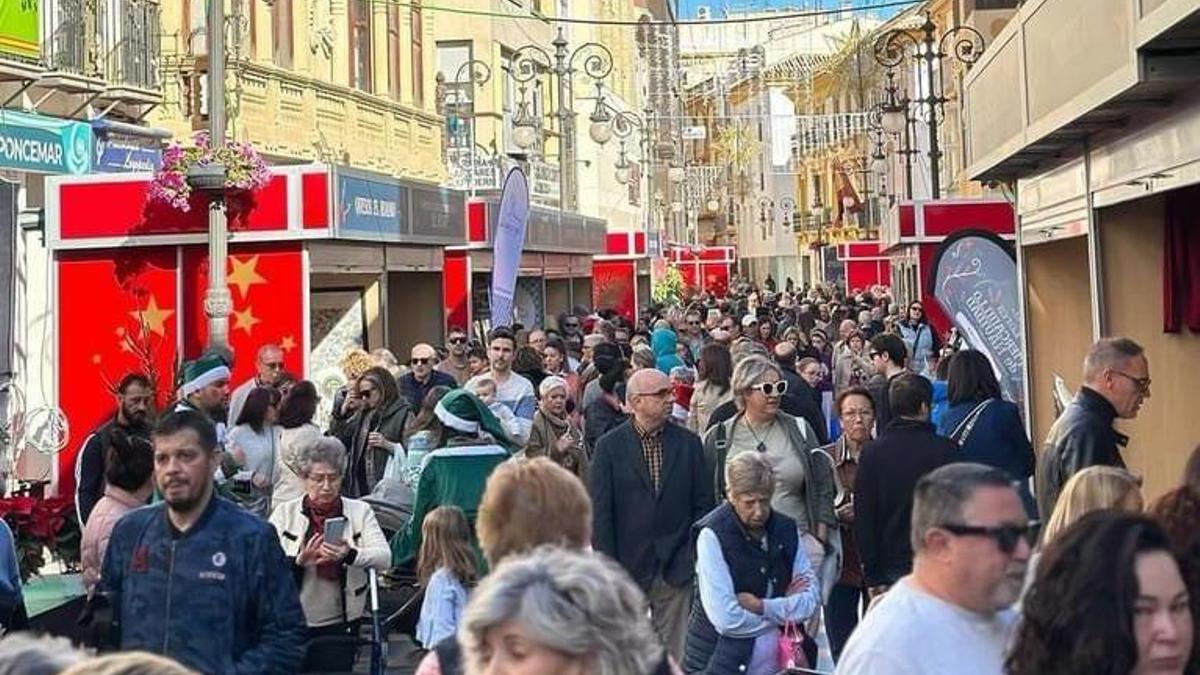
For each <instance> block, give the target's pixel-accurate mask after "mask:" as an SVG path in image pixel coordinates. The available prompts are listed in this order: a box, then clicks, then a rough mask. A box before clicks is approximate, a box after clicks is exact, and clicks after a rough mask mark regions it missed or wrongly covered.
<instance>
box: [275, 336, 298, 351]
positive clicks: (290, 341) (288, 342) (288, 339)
mask: <svg viewBox="0 0 1200 675" xmlns="http://www.w3.org/2000/svg"><path fill="white" fill-rule="evenodd" d="M279 348H280V349H282V350H283V351H284V352H285V353H286V352H290V351H292V350H293V349H295V348H296V338H294V337H292V336H291V335H285V336H284V337H283V339H282V340H280V341H279Z"/></svg>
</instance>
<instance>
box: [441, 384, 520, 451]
mask: <svg viewBox="0 0 1200 675" xmlns="http://www.w3.org/2000/svg"><path fill="white" fill-rule="evenodd" d="M433 412H434V414H435V415H437V418H438V419H439V420H441V422H442V424H444V425H446V426H448V427H450V428H451V429H454V430H456V431H461V432H462V433H464V434H479V433H480V432H483V433H486V434H489V435H490V436H491V437H492V438H495V439H496V442H498V443H500V444H501V445H503V446H504V447H506V448H508V449H509V450H513V449H514V448H515V446H516V444H515V443H514V442H513V440H512V439H511V438H510V437H509V435H508V433H507V432H505V431H504V426H503V425H501V424H500V420H498V419H496V416H495V415H493V414H492V411H491V410H488V407H487V406H486V405H484V403H483V401H481V400H479V397H478V396H476V395H475V394H473V393H471V392H469V391H467V390H465V389H452V390H450V392H449V393H448V394H446V395H445V396H443V397H442V400H440V401H438V404H437V407H436V408H434V410H433Z"/></svg>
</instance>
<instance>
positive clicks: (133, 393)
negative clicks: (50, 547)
mask: <svg viewBox="0 0 1200 675" xmlns="http://www.w3.org/2000/svg"><path fill="white" fill-rule="evenodd" d="M153 401H154V391H153V387H152V385H151V383H150V378H148V377H146V376H145V375H143V374H141V373H129V374H128V375H126V376H125V377H123V378H121V381H120V382H118V383H117V414H116V415H115V416H113V418H112V419H111V420H109V421H107V422H105V423H104V424H103V425H102V426H100V427H99V428H98V429H96V430H95V431H93V432H92V433H91V434H90V435H89V436H88V437H87V438H86V439H84V441H83V447H82V448H80V450H79V454H78V455H76V457H75V512H76V514H77V515H78V516H79V526H80V527H81V528H82V527H83V526H84V525H86V524H87V520H88V517H90V516H91V514H92V508H93V507H94V506H96V502H98V501H100V498H101V497H103V496H104V455H105V453H106V452H107V450H108V446H109V441H108V439H109V437H110V436H111V434H112V432H113V431H114V430H117V429H119V430H121V431H123V432H125V433H126V434H127V435H129V436H131V437H135V438H141V439H144V440H147V441H148V440H150V413H151V407H152V405H153Z"/></svg>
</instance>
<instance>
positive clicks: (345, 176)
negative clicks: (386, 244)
mask: <svg viewBox="0 0 1200 675" xmlns="http://www.w3.org/2000/svg"><path fill="white" fill-rule="evenodd" d="M337 187H338V230H339V232H340V233H341V234H344V235H350V236H361V237H368V238H371V239H381V240H391V241H396V240H399V238H400V236H401V235H402V234H405V233H406V232H407V230H408V227H407V224H406V221H407V219H408V199H407V197H408V194H407V192H406V191H405V190H403V189H402V188H401V187H400V185H399V183H396V182H391V181H382V180H376V179H372V178H368V177H365V176H360V175H356V174H353V173H349V172H345V171H344V170H342V171H339V172H338V179H337Z"/></svg>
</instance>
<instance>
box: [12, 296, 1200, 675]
mask: <svg viewBox="0 0 1200 675" xmlns="http://www.w3.org/2000/svg"><path fill="white" fill-rule="evenodd" d="M553 324H554V325H553V326H545V327H540V326H539V327H526V326H520V325H515V326H503V327H496V328H494V329H492V330H490V331H489V332H488V334H487V335H486V336H477V337H479V338H481V339H479V340H475V339H473V337H472V335H471V334H470V333H468V332H467V331H466V330H461V329H453V330H451V331H450V332H449V334H448V335H446V338H445V341H444V344H441V345H432V344H424V343H421V344H416V345H412V346H411V348H410V350H409V358H408V359H407V361H405V362H403V363H401V360H400V359H397V358H396V357H395V356H394V355H393V353H392V352H390V351H388V350H385V349H380V350H376V351H375V352H370V353H368V352H366V351H362V350H354V351H351V352H349V353H347V354H346V355H345V357H344V358H343V359H342V361H341V364H340V365H341V368H342V371H343V373H344V375H345V380H346V383H345V386H344V387H342V388H341V390H339V391H338V393H337V395H336V396H335V397H334V400H333V401H332V402H331V407H330V408H329V415H328V420H327V421H326V420H324V419H322V416H321V415H319V414H318V409H319V407H320V406H319V399H318V395H317V388H316V387H315V386H314V385H313V383H311V382H308V381H304V380H302V379H299V378H297V377H294V376H292V375H290V374H288V373H286V372H285V371H284V367H283V365H284V359H283V352H282V350H281V349H280V348H279V347H278V346H275V345H264V346H263V347H262V348H261V349H259V351H258V353H257V354H256V355H255V375H254V377H253V378H251V379H250V380H248V381H246V382H244V383H236V384H237V386H236V387H235V388H232V391H231V384H234V383H231V382H230V374H231V371H230V363H229V361H228V360H227V359H225V358H223V357H222V356H221V355H218V354H207V355H205V356H203V357H201V358H198V359H197V360H195V361H192V362H189V363H188V364H186V367H185V368H184V369H183V371H182V374H181V379H180V381H179V382H178V389H177V391H178V400H177V401H176V402H174V403H173V404H172V405H171V407H170V408H169V409H168V410H166V411H164V412H163V413H162V414H158V415H156V414H155V411H153V410H152V404H151V402H152V400H153V387H154V385H153V383H152V382H151V381H150V379H149V378H148V377H146V376H144V375H142V374H138V373H131V374H129V375H128V376H126V377H125V378H124V379H122V380H121V381H120V382H119V383H118V386H117V391H116V412H115V414H114V416H113V418H112V419H111V420H110V421H108V422H106V423H105V424H104V425H103V426H101V427H100V428H98V429H97V430H95V432H94V433H93V434H91V435H89V436H88V437H87V438H86V440H85V442H84V443H83V445H82V449H81V451H80V453H79V456H78V464H77V476H76V483H77V486H78V487H77V500H76V501H77V506H78V512H79V517H80V521H81V523H82V524H83V525H84V534H83V561H82V564H83V571H84V579H85V583H86V586H87V591H88V593H89V596H90V601H89V609H88V616H87V617H86V619H87V621H89V622H90V625H91V626H92V630H93V633H94V634H95V635H98V636H101V638H100V641H101V642H102V646H103V647H104V648H106V649H118V650H122V651H144V652H151V653H153V654H157V655H159V656H162V657H168V658H170V659H173V660H175V661H177V662H178V663H179V664H182V666H184V667H186V668H188V669H192V670H196V671H199V672H221V673H225V672H243V673H251V672H254V673H259V672H261V673H291V672H302V671H303V672H309V671H316V670H323V671H339V670H349V669H350V667H351V666H352V664H353V662H354V659H355V653H354V650H353V648H348V649H346V648H344V649H340V650H339V649H316V648H314V647H315V646H316V645H320V644H323V643H333V642H334V641H336V640H337V639H338V638H347V637H354V636H357V635H358V634H359V631H360V628H361V623H362V621H363V618H364V615H365V606H366V595H365V594H366V593H367V590H368V586H369V584H370V580H371V575H372V570H373V571H374V572H375V573H380V574H382V573H385V572H387V573H389V574H395V573H396V572H397V571H405V572H407V573H411V574H412V576H413V578H415V579H416V580H417V585H418V586H419V588H420V589H421V591H422V592H423V594H424V597H423V600H422V602H421V607H420V612H419V618H418V620H417V621H416V627H415V630H414V634H413V637H414V640H415V642H416V644H417V645H418V646H419V647H420V648H421V649H422V650H424V651H425V652H426V653H425V656H424V658H423V660H422V661H421V663H420V666H419V668H418V673H420V674H421V675H431V674H434V673H460V672H469V673H518V674H539V673H545V674H550V673H605V674H607V673H627V674H630V675H648V674H650V673H655V674H658V673H681V672H686V673H711V674H713V675H724V674H726V673H729V674H733V673H750V674H754V675H758V674H771V673H776V672H780V671H783V670H787V669H789V668H791V669H806V668H807V669H815V668H817V667H818V665H819V663H820V662H821V660H822V658H829V657H831V658H832V660H833V661H834V662H835V663H836V669H837V673H839V674H846V675H889V674H892V673H895V674H901V673H914V674H915V673H931V674H935V675H940V674H946V675H951V674H953V675H960V674H961V673H967V672H977V673H980V674H981V675H986V674H988V673H1009V674H1011V675H1034V674H1037V675H1045V674H1057V673H1062V674H1064V675H1068V674H1069V675H1075V674H1078V675H1092V674H1094V673H1114V674H1120V675H1126V674H1129V675H1133V674H1135V673H1136V674H1142V673H1155V674H1162V675H1168V674H1172V673H1185V672H1187V673H1194V672H1200V655H1197V654H1196V653H1195V651H1196V650H1193V648H1192V646H1193V640H1194V624H1193V616H1194V611H1195V606H1196V601H1200V536H1198V535H1197V534H1196V533H1195V532H1196V527H1195V523H1196V522H1197V520H1196V517H1197V515H1200V449H1198V451H1197V453H1194V455H1193V457H1192V460H1191V461H1190V462H1189V464H1188V467H1187V471H1186V475H1185V479H1184V480H1183V481H1182V482H1181V485H1180V487H1179V488H1178V489H1176V490H1173V491H1172V492H1170V493H1168V494H1167V495H1164V496H1163V497H1161V498H1159V499H1158V500H1156V501H1155V502H1154V503H1153V504H1151V505H1150V506H1149V508H1146V506H1145V504H1144V503H1143V501H1144V500H1143V495H1142V492H1141V486H1140V480H1139V479H1138V477H1137V476H1135V475H1134V474H1132V473H1131V472H1129V471H1128V470H1127V469H1126V468H1125V466H1124V463H1123V461H1122V456H1121V448H1122V447H1123V446H1124V444H1125V443H1126V442H1127V441H1128V439H1126V438H1125V437H1123V436H1122V435H1121V434H1120V433H1119V432H1117V431H1116V430H1115V429H1114V427H1113V422H1114V420H1116V419H1118V418H1131V417H1134V416H1136V415H1137V414H1138V411H1139V409H1140V407H1141V405H1142V404H1143V403H1144V402H1145V401H1146V400H1147V399H1148V398H1149V396H1150V377H1149V364H1148V362H1147V359H1146V357H1145V354H1144V352H1143V351H1142V349H1141V348H1140V347H1139V346H1138V345H1137V344H1136V343H1134V342H1133V341H1131V340H1128V339H1125V338H1108V339H1104V340H1100V341H1098V342H1097V343H1096V344H1095V345H1093V346H1092V347H1091V349H1090V350H1089V351H1088V354H1087V358H1086V360H1085V363H1084V364H1083V372H1082V377H1083V386H1082V387H1081V388H1080V390H1079V393H1078V394H1077V396H1076V397H1075V399H1074V400H1073V401H1071V402H1070V403H1069V405H1067V406H1066V409H1065V411H1064V412H1063V414H1062V415H1061V416H1060V417H1059V419H1058V420H1057V421H1056V423H1055V424H1054V426H1053V428H1052V429H1051V431H1050V433H1049V436H1048V438H1046V439H1044V440H1045V443H1044V449H1043V450H1042V452H1041V453H1040V454H1037V455H1036V456H1035V452H1034V449H1033V443H1032V442H1031V439H1030V438H1029V437H1028V436H1027V434H1026V431H1025V425H1024V423H1023V422H1022V419H1021V411H1020V408H1019V407H1018V405H1016V403H1015V402H1013V401H1008V400H1005V399H1004V397H1003V395H1002V392H1001V388H1000V385H999V384H998V382H997V378H996V375H995V372H994V369H993V366H992V363H991V362H990V361H989V359H988V357H987V355H986V354H985V353H984V352H981V351H978V350H976V349H972V348H971V345H968V344H966V343H965V342H964V341H963V340H962V339H961V338H959V337H958V336H957V334H955V333H954V332H950V333H949V334H942V333H940V332H939V331H938V330H937V329H936V328H935V327H934V326H933V325H932V324H931V323H929V322H928V321H927V320H926V319H925V315H924V308H923V306H922V304H921V303H920V302H919V301H916V302H911V303H908V304H907V305H906V306H903V307H902V308H901V307H900V306H898V305H897V304H896V303H895V302H894V300H893V298H892V297H891V296H890V294H889V293H888V291H887V289H885V288H879V287H876V288H873V289H870V290H867V291H861V292H859V291H855V292H853V293H849V294H847V293H844V292H842V291H840V290H839V289H836V288H825V287H818V288H803V289H798V288H796V287H795V286H794V284H792V283H791V282H790V280H789V283H788V284H787V286H786V287H785V288H784V289H782V290H779V289H776V288H775V285H774V283H773V282H771V283H768V284H766V285H765V286H764V287H763V288H761V289H760V288H757V287H755V286H753V285H752V284H749V283H748V282H745V281H741V282H735V283H734V284H733V286H732V287H731V289H730V293H729V295H728V296H727V297H724V298H716V297H711V296H707V295H700V296H699V297H695V298H692V299H691V300H690V301H689V302H688V303H687V304H685V305H683V306H672V307H651V308H649V309H647V310H646V311H645V312H643V313H642V314H641V315H640V316H637V317H623V316H620V315H619V314H617V313H616V312H613V311H607V310H606V311H601V312H599V313H591V312H588V311H586V310H577V311H569V312H565V313H563V314H561V315H560V316H558V317H557V320H556V321H554V322H553ZM1039 440H1040V439H1039ZM18 586H19V584H18ZM18 592H19V589H18ZM822 635H824V636H827V639H828V648H829V649H828V654H825V655H823V654H822V652H821V651H820V650H819V649H818V645H817V642H818V640H817V638H819V637H821V636H822ZM105 640H107V641H105ZM822 641H823V640H822ZM0 647H3V643H0ZM2 652H3V650H2V649H0V661H3V656H2ZM66 667H68V665H66V664H64V668H66ZM25 672H33V671H32V670H30V671H25ZM45 672H59V671H45Z"/></svg>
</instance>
